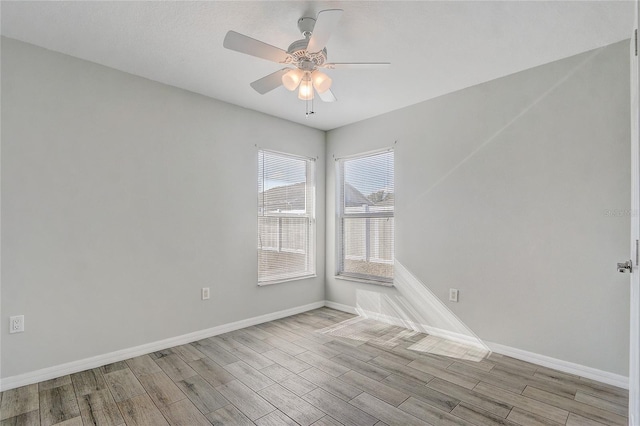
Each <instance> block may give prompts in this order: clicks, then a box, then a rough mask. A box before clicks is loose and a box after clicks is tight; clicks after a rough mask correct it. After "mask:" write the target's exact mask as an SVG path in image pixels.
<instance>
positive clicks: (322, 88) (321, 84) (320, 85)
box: [283, 71, 331, 93]
mask: <svg viewBox="0 0 640 426" xmlns="http://www.w3.org/2000/svg"><path fill="white" fill-rule="evenodd" d="M283 78H284V77H283ZM311 79H312V80H313V86H314V87H315V88H316V90H317V91H318V93H324V92H326V91H327V90H329V88H331V78H330V77H329V76H328V75H326V74H325V73H323V72H320V71H314V72H313V74H311Z"/></svg>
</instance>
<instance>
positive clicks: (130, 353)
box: [0, 301, 325, 392]
mask: <svg viewBox="0 0 640 426" xmlns="http://www.w3.org/2000/svg"><path fill="white" fill-rule="evenodd" d="M323 306H325V302H324V301H320V302H314V303H310V304H308V305H303V306H296V307H295V308H290V309H285V310H282V311H278V312H272V313H269V314H265V315H260V316H257V317H253V318H247V319H244V320H240V321H235V322H232V323H228V324H222V325H219V326H216V327H212V328H207V329H205V330H200V331H195V332H193V333H187V334H183V335H181V336H175V337H170V338H168V339H164V340H159V341H156V342H151V343H146V344H144V345H140V346H135V347H132V348H127V349H122V350H119V351H115V352H110V353H107V354H104V355H97V356H94V357H91V358H85V359H81V360H78V361H72V362H67V363H65V364H61V365H55V366H53V367H47V368H43V369H40V370H36V371H31V372H28V373H23V374H18V375H15V376H11V377H7V378H4V379H1V380H0V392H2V391H5V390H9V389H14V388H17V387H20V386H26V385H30V384H33V383H38V382H42V381H45V380H50V379H55V378H56V377H61V376H65V375H67V374H73V373H78V372H80V371H84V370H89V369H91V368H96V367H100V366H103V365H106V364H111V363H113V362H118V361H124V360H125V359H129V358H133V357H136V356H140V355H145V354H148V353H151V352H155V351H160V350H163V349H167V348H171V347H173V346H178V345H184V344H186V343H191V342H195V341H196V340H201V339H205V338H207V337H211V336H216V335H218V334H222V333H227V332H229V331H234V330H238V329H240V328H245V327H250V326H252V325H256V324H262V323H263V322H268V321H273V320H276V319H279V318H284V317H288V316H291V315H295V314H299V313H301V312H306V311H310V310H312V309H317V308H321V307H323Z"/></svg>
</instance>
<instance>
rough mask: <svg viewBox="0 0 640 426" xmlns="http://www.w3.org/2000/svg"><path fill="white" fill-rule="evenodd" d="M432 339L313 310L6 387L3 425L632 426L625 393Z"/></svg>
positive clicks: (0, 404)
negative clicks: (433, 348) (438, 345)
mask: <svg viewBox="0 0 640 426" xmlns="http://www.w3.org/2000/svg"><path fill="white" fill-rule="evenodd" d="M425 338H427V336H426V335H424V334H421V333H416V332H413V331H409V330H406V329H402V328H400V327H395V326H390V325H387V324H382V323H378V322H375V321H372V320H366V319H361V318H358V317H354V316H353V315H350V314H346V313H343V312H339V311H336V310H332V309H328V308H321V309H316V310H314V311H310V312H306V313H303V314H299V315H295V316H291V317H288V318H284V319H280V320H276V321H271V322H268V323H264V324H260V325H257V326H253V327H248V328H244V329H242V330H237V331H233V332H230V333H226V334H222V335H219V336H215V337H211V338H207V339H203V340H200V341H197V342H193V343H191V344H187V345H183V346H177V347H174V348H171V349H167V350H163V351H158V352H154V353H151V354H148V355H144V356H140V357H137V358H133V359H129V360H126V361H122V362H117V363H114V364H109V365H105V366H103V367H100V368H95V369H93V370H87V371H83V372H80V373H76V374H72V375H69V376H64V377H60V378H57V379H54V380H49V381H46V382H41V383H38V384H34V385H29V386H24V387H21V388H18V389H13V390H9V391H6V392H3V393H2V394H1V400H0V415H1V416H0V420H1V426H6V425H42V426H49V425H53V424H57V425H85V426H87V425H124V424H126V425H153V426H156V425H167V424H170V425H187V426H197V425H210V424H214V425H253V424H256V425H315V426H330V425H377V426H383V425H385V424H386V425H402V426H410V425H428V424H430V425H477V426H483V425H524V426H528V425H573V426H575V425H585V426H589V425H598V426H601V425H602V424H607V425H626V424H627V417H626V415H627V404H628V401H627V398H628V393H627V391H626V390H623V389H620V388H616V387H614V386H609V385H605V384H602V383H598V382H594V381H591V380H588V379H584V378H580V377H577V376H573V375H570V374H566V373H561V372H558V371H554V370H550V369H548V368H544V367H540V366H537V365H533V364H530V363H527V362H524V361H519V360H516V359H513V358H509V357H506V356H502V355H498V354H491V355H489V356H487V357H486V358H484V359H480V358H478V357H477V355H478V354H477V353H473V351H465V350H463V349H461V348H459V347H458V348H456V347H455V345H454V346H453V347H452V349H451V350H450V351H449V353H447V354H434V353H428V352H423V351H419V350H418V351H416V350H415V349H419V348H420V344H417V343H419V342H423V341H424V339H425ZM427 339H428V338H427ZM427 346H429V345H427ZM410 347H411V348H412V349H409V348H410ZM445 353H446V352H445Z"/></svg>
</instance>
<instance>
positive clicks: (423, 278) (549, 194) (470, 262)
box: [326, 42, 630, 375]
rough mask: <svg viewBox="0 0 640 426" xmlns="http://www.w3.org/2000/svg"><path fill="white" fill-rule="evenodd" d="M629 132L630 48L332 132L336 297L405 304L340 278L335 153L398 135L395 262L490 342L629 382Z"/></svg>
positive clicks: (331, 270) (384, 143)
mask: <svg viewBox="0 0 640 426" xmlns="http://www.w3.org/2000/svg"><path fill="white" fill-rule="evenodd" d="M434 66H437V64H434ZM469 72H473V70H469ZM629 131H630V130H629V59H628V42H620V43H617V44H614V45H611V46H608V47H606V48H603V49H599V50H595V51H592V52H587V53H584V54H581V55H577V56H574V57H571V58H568V59H564V60H561V61H558V62H554V63H550V64H547V65H544V66H540V67H537V68H533V69H530V70H527V71H524V72H521V73H517V74H514V75H511V76H508V77H505V78H501V79H498V80H494V81H491V82H488V83H486V84H482V85H478V86H474V87H471V88H468V89H465V90H461V91H459V92H456V93H452V94H449V95H446V96H443V97H440V98H437V99H433V100H430V101H427V102H423V103H420V104H417V105H414V106H411V107H408V108H405V109H402V110H399V111H395V112H392V113H389V114H385V115H382V116H379V117H376V118H373V119H370V120H366V121H363V122H359V123H356V124H353V125H349V126H345V127H342V128H339V129H336V130H333V131H330V132H329V133H328V135H327V142H328V144H327V158H328V161H327V241H326V243H327V257H326V264H327V288H326V292H327V299H328V300H331V301H334V302H337V303H342V304H346V305H350V306H356V305H363V306H366V307H367V308H368V309H372V308H373V307H375V306H376V305H377V306H378V308H379V309H380V310H381V311H384V310H385V304H386V305H390V304H393V303H394V301H395V299H397V298H398V297H399V296H401V295H400V294H399V293H398V290H396V289H394V288H384V287H380V286H375V285H368V284H360V283H353V282H348V281H344V280H336V279H335V278H334V275H335V267H336V266H335V213H334V212H335V185H336V183H335V165H334V161H333V160H332V156H335V157H342V156H346V155H352V154H356V153H359V152H365V151H371V150H374V149H380V148H384V147H388V146H391V145H393V144H394V141H397V144H396V145H395V146H396V148H395V153H396V163H395V164H396V165H395V176H396V190H397V196H396V200H397V201H396V224H397V225H396V227H397V230H396V258H397V260H398V261H399V262H400V263H402V265H404V266H405V267H406V268H407V269H408V271H409V272H410V273H411V274H413V275H414V276H415V277H416V278H417V279H418V280H419V282H421V283H422V284H420V285H424V286H426V287H427V288H428V290H430V291H431V292H433V294H435V295H436V296H437V297H438V298H439V299H440V300H441V301H445V302H444V303H445V304H446V306H447V307H448V308H449V309H450V310H451V311H452V312H453V313H454V314H455V315H457V316H458V317H459V318H460V319H461V320H462V321H463V322H464V323H465V324H466V325H467V326H468V327H469V328H470V329H471V330H472V331H473V332H475V333H476V334H477V335H478V336H479V337H480V338H482V339H484V340H487V341H490V342H495V343H500V344H503V345H507V346H511V347H515V348H518V349H522V350H526V351H531V352H535V353H538V354H543V355H547V356H551V357H554V358H558V359H562V360H566V361H570V362H575V363H579V364H582V365H586V366H590V367H594V368H598V369H602V370H605V371H609V372H613V373H618V374H623V375H626V374H627V369H628V332H629V313H628V312H629V286H628V276H624V275H622V274H619V273H617V272H616V270H615V263H616V262H619V261H621V260H623V259H626V258H628V256H629V216H628V212H627V211H626V210H627V209H629V206H630V201H629V194H630V161H629V151H630V143H629V140H630V136H629ZM329 159H331V160H329ZM606 210H611V211H613V212H612V214H613V216H610V215H607V214H606ZM619 213H620V214H621V216H616V215H617V214H619ZM450 287H453V288H458V289H459V290H460V301H459V303H450V302H448V301H447V300H448V289H449V288H450ZM424 293H427V292H424ZM388 312H389V311H387V312H385V313H388ZM427 325H429V324H427Z"/></svg>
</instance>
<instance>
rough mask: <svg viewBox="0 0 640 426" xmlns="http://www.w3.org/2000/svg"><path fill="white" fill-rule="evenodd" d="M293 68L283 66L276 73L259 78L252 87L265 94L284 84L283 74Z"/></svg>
mask: <svg viewBox="0 0 640 426" xmlns="http://www.w3.org/2000/svg"><path fill="white" fill-rule="evenodd" d="M290 70H291V68H283V69H281V70H278V71H276V72H274V73H271V74H269V75H268V76H266V77H262V78H261V79H259V80H256V81H254V82H253V83H251V85H250V86H251V87H253V88H254V89H255V91H256V92H258V93H260V94H261V95H264V94H265V93H267V92H270V91H272V90H273V89H275V88H276V87H279V86H282V76H283V75H285V74H286V73H288V72H289V71H290Z"/></svg>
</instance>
